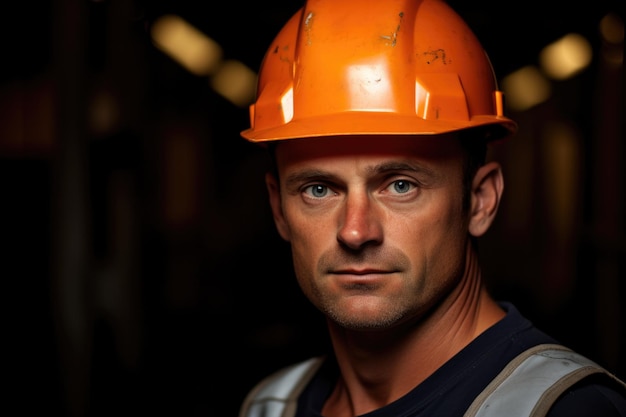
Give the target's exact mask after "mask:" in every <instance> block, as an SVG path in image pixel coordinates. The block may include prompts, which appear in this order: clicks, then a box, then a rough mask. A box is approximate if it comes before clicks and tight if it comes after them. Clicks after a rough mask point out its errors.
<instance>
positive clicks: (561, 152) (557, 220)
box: [541, 122, 581, 242]
mask: <svg viewBox="0 0 626 417" xmlns="http://www.w3.org/2000/svg"><path fill="white" fill-rule="evenodd" d="M541 143H542V147H543V154H544V155H545V158H544V159H543V164H544V167H543V169H544V171H543V172H545V176H544V180H545V181H546V193H547V195H546V196H545V198H547V199H548V200H550V203H549V204H547V207H548V211H549V213H550V224H552V225H554V227H555V230H554V232H555V237H556V238H558V239H559V240H560V241H561V242H567V241H568V240H569V239H570V238H571V236H569V233H570V232H571V231H572V230H574V227H573V225H574V222H575V217H576V210H574V209H573V207H576V202H577V201H578V198H579V197H580V192H581V191H580V164H581V161H580V156H581V155H580V150H579V146H578V141H577V133H576V130H575V129H574V128H573V127H572V126H570V125H568V124H565V123H559V122H553V123H548V124H547V125H546V126H545V128H544V130H543V132H542V141H541Z"/></svg>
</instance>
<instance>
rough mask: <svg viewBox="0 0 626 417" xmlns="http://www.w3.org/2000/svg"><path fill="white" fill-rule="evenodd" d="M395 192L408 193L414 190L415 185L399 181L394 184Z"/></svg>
mask: <svg viewBox="0 0 626 417" xmlns="http://www.w3.org/2000/svg"><path fill="white" fill-rule="evenodd" d="M392 186H393V189H394V191H396V192H397V193H400V194H404V193H408V192H409V191H411V189H412V188H413V184H411V183H410V182H408V181H405V180H397V181H394V182H393V183H392Z"/></svg>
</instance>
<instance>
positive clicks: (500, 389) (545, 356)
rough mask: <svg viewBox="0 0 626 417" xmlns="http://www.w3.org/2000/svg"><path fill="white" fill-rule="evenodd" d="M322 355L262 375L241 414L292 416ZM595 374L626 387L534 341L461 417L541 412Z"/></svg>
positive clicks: (566, 352)
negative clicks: (263, 376)
mask: <svg viewBox="0 0 626 417" xmlns="http://www.w3.org/2000/svg"><path fill="white" fill-rule="evenodd" d="M323 361H324V358H323V357H313V358H310V359H307V360H305V361H302V362H300V363H297V364H295V365H292V366H289V367H286V368H284V369H282V370H280V371H279V372H277V373H274V374H272V375H270V376H269V377H267V378H265V379H264V380H262V381H261V382H259V384H257V386H256V387H254V389H253V390H252V391H250V393H249V394H248V395H247V397H246V398H245V400H244V402H243V404H242V407H241V410H240V414H239V417H293V416H294V415H295V413H296V408H297V406H298V397H299V396H300V394H301V392H302V390H303V389H304V388H305V387H306V385H307V384H308V382H309V381H310V380H311V378H312V377H313V375H315V373H316V372H317V370H318V369H319V367H320V366H321V364H322V362H323ZM596 374H603V375H606V376H608V377H609V379H610V380H612V381H615V382H616V383H617V384H618V385H621V386H622V387H623V388H624V389H626V384H625V383H624V382H622V381H620V380H619V379H618V378H617V377H615V376H614V375H613V374H611V373H610V372H608V371H607V370H606V369H604V368H602V367H601V366H600V365H598V364H597V363H595V362H593V361H591V360H589V359H587V358H586V357H584V356H582V355H580V354H578V353H576V352H573V351H572V350H570V349H568V348H566V347H564V346H561V345H555V344H543V345H538V346H534V347H532V348H530V349H528V350H526V351H525V352H522V353H521V354H520V355H518V356H517V357H516V358H515V359H513V360H512V361H511V362H509V364H508V365H507V366H506V367H505V368H504V369H503V370H502V372H500V373H499V374H498V376H497V377H496V378H494V380H493V381H492V382H491V383H490V384H489V385H488V386H487V387H486V388H485V389H484V390H483V391H482V392H481V394H480V395H479V396H478V397H476V399H475V400H474V402H473V403H472V405H471V406H470V407H469V408H468V409H467V411H466V412H465V414H464V417H501V416H507V417H544V416H545V415H546V414H547V413H548V410H549V409H550V407H551V406H552V404H553V403H554V401H555V400H556V399H557V398H558V397H559V396H560V395H561V394H562V393H563V392H565V391H566V390H567V389H568V388H569V387H571V386H572V385H574V384H575V383H576V382H578V381H580V380H581V379H583V378H586V377H588V376H590V375H596Z"/></svg>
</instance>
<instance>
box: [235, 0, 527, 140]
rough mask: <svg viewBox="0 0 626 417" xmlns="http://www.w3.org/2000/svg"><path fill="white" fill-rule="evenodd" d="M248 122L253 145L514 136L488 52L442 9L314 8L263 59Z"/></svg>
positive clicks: (392, 4) (422, 2) (438, 0)
mask: <svg viewBox="0 0 626 417" xmlns="http://www.w3.org/2000/svg"><path fill="white" fill-rule="evenodd" d="M250 122H251V127H250V128H249V129H246V130H244V131H243V132H241V135H242V136H243V137H244V138H246V139H247V140H249V141H252V142H265V141H275V140H283V139H292V138H305V137H317V136H341V135H432V134H439V133H446V132H452V131H457V130H461V129H469V128H474V127H490V128H492V129H487V130H489V131H492V132H495V133H492V134H491V135H492V139H501V138H503V137H506V136H509V135H511V134H512V133H513V132H514V131H515V130H516V124H515V122H513V121H512V120H511V119H509V118H507V117H505V116H504V115H503V96H502V92H500V91H498V88H497V83H496V79H495V75H494V72H493V68H492V66H491V62H490V61H489V58H488V57H487V54H486V53H485V51H484V49H483V47H482V45H481V44H480V42H479V41H478V39H477V38H476V36H475V34H474V33H473V32H472V31H471V29H470V28H469V27H468V25H467V24H466V23H465V22H464V21H463V20H462V18H461V17H460V16H459V15H458V14H457V13H456V12H455V11H453V10H452V9H451V8H450V6H448V5H447V4H446V3H445V2H444V1H443V0H384V1H383V0H308V1H307V2H306V4H305V5H304V7H303V8H301V9H300V10H299V11H298V12H296V13H295V14H294V15H293V16H292V18H291V19H290V20H289V21H288V22H287V24H286V25H285V26H284V27H283V28H282V30H281V31H280V32H279V33H278V35H277V36H276V38H275V39H274V41H273V42H272V44H271V46H270V48H269V49H268V51H267V52H266V54H265V57H264V58H263V62H262V64H261V69H260V72H259V79H258V85H257V97H256V102H255V103H253V104H252V105H251V106H250Z"/></svg>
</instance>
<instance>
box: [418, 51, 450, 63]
mask: <svg viewBox="0 0 626 417" xmlns="http://www.w3.org/2000/svg"><path fill="white" fill-rule="evenodd" d="M423 55H424V56H426V57H427V59H426V63H427V64H429V65H430V64H434V63H436V62H437V61H441V63H442V64H443V65H448V64H449V63H450V60H449V59H448V58H447V57H446V50H445V49H442V48H439V49H431V50H430V51H426V52H424V53H423Z"/></svg>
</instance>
